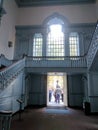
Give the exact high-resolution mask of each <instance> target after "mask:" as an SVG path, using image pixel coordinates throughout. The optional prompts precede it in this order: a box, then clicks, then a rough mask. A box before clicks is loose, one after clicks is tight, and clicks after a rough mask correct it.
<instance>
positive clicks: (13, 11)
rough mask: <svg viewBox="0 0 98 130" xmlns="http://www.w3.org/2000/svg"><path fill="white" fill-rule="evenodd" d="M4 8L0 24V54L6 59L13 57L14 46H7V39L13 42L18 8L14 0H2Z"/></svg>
mask: <svg viewBox="0 0 98 130" xmlns="http://www.w3.org/2000/svg"><path fill="white" fill-rule="evenodd" d="M3 7H4V9H5V10H6V14H5V15H3V17H2V21H1V25H0V54H1V53H2V54H4V55H5V56H6V57H7V58H8V59H12V58H13V53H14V46H13V47H10V48H9V47H8V41H12V42H13V44H14V43H15V25H16V22H17V16H18V8H17V5H16V3H15V2H14V0H4V5H3Z"/></svg>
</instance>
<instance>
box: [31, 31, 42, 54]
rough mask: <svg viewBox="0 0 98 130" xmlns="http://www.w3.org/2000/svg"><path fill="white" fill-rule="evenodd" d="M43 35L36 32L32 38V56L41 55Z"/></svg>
mask: <svg viewBox="0 0 98 130" xmlns="http://www.w3.org/2000/svg"><path fill="white" fill-rule="evenodd" d="M42 45H43V37H42V34H41V33H36V34H35V35H34V39H33V56H42Z"/></svg>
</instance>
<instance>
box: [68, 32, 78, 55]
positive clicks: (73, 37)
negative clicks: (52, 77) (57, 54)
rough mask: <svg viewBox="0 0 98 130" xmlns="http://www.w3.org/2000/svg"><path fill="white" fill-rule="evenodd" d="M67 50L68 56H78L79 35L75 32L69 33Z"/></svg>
mask: <svg viewBox="0 0 98 130" xmlns="http://www.w3.org/2000/svg"><path fill="white" fill-rule="evenodd" d="M69 51H70V56H79V55H80V53H79V35H78V33H77V32H72V33H70V35H69Z"/></svg>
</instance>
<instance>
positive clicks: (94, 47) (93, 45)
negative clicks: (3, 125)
mask: <svg viewBox="0 0 98 130" xmlns="http://www.w3.org/2000/svg"><path fill="white" fill-rule="evenodd" d="M96 34H97V35H96ZM96 40H98V21H97V23H96V28H95V30H94V33H93V36H92V40H91V43H90V45H89V49H88V53H87V67H88V69H89V68H90V66H91V64H92V62H93V58H94V56H95V54H96V51H97V50H98V41H97V42H96Z"/></svg>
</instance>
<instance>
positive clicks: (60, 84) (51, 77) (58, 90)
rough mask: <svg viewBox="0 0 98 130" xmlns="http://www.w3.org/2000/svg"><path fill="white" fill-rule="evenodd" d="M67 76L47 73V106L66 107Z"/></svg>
mask: <svg viewBox="0 0 98 130" xmlns="http://www.w3.org/2000/svg"><path fill="white" fill-rule="evenodd" d="M67 99H68V98H67V76H66V74H65V73H48V75H47V106H67Z"/></svg>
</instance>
